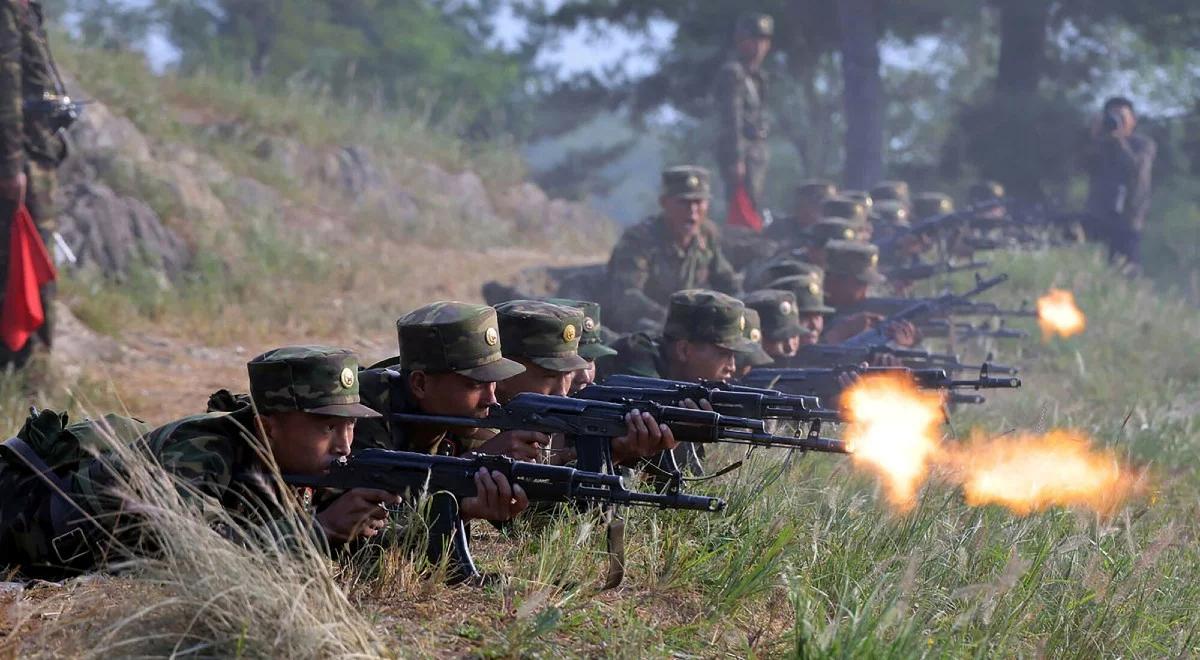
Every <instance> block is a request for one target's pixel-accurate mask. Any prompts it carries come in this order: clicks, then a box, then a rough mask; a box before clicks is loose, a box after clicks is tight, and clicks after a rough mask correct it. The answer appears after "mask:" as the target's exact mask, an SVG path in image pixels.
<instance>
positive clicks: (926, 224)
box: [879, 200, 1004, 254]
mask: <svg viewBox="0 0 1200 660" xmlns="http://www.w3.org/2000/svg"><path fill="white" fill-rule="evenodd" d="M1002 206H1004V204H1003V203H1002V202H1000V201H998V200H987V201H984V202H980V203H978V204H971V205H969V206H966V207H963V208H962V209H959V210H957V211H952V212H950V213H943V214H941V215H935V216H932V217H929V218H925V219H923V220H921V221H919V222H917V223H915V224H913V225H912V226H911V227H908V228H905V229H901V230H899V231H897V232H896V233H895V235H893V236H892V237H891V238H890V239H889V240H888V241H886V243H884V244H880V245H879V251H880V252H881V253H883V254H888V253H890V252H892V251H894V249H895V248H896V247H897V245H898V244H899V243H900V242H901V241H903V240H905V239H907V238H909V237H919V236H933V235H937V234H941V233H942V232H945V231H950V230H952V229H957V228H959V227H964V226H966V225H968V224H970V223H971V222H973V221H975V220H976V219H977V218H979V217H980V216H981V215H982V214H983V213H985V212H987V211H990V210H992V209H995V208H999V207H1002Z"/></svg>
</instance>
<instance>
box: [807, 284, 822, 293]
mask: <svg viewBox="0 0 1200 660" xmlns="http://www.w3.org/2000/svg"><path fill="white" fill-rule="evenodd" d="M808 292H809V293H811V294H813V295H814V296H819V295H821V285H820V284H817V283H816V282H809V283H808Z"/></svg>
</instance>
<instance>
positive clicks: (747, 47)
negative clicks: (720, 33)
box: [738, 37, 771, 68]
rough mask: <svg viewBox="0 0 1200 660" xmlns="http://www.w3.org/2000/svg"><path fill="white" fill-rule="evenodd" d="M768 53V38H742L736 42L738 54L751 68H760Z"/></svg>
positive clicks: (769, 47) (769, 44) (769, 45)
mask: <svg viewBox="0 0 1200 660" xmlns="http://www.w3.org/2000/svg"><path fill="white" fill-rule="evenodd" d="M770 52H771V40H770V38H768V37H743V38H741V39H739V40H738V54H739V55H740V56H741V58H742V60H743V61H745V62H747V63H749V64H750V66H751V68H758V67H759V66H761V65H762V63H763V60H765V59H767V54H768V53H770Z"/></svg>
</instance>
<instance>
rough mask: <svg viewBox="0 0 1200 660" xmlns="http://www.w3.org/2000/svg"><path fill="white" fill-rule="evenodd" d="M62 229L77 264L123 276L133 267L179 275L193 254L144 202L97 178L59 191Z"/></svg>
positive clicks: (167, 274)
mask: <svg viewBox="0 0 1200 660" xmlns="http://www.w3.org/2000/svg"><path fill="white" fill-rule="evenodd" d="M63 198H64V199H65V200H66V203H67V206H66V207H64V208H63V210H62V214H61V219H60V231H61V233H62V235H63V238H64V240H65V241H66V242H67V245H68V246H70V248H71V250H72V251H73V252H74V253H75V256H76V258H77V259H78V264H77V265H79V266H80V267H84V268H87V267H92V268H96V269H98V270H99V271H100V272H102V273H106V274H109V275H115V276H121V275H124V274H127V273H129V272H130V271H131V270H133V269H134V268H137V267H145V268H150V269H152V270H157V271H160V272H162V273H163V274H165V275H166V276H167V277H168V278H172V279H173V278H175V277H178V276H179V275H180V274H182V273H183V271H184V270H185V269H186V268H187V266H188V264H189V262H190V261H191V253H190V251H189V249H188V247H187V245H186V244H185V243H184V242H183V239H182V238H180V237H179V235H178V234H176V233H175V232H172V231H171V230H169V229H167V228H166V227H165V226H163V224H162V222H161V221H160V220H159V218H158V216H157V215H156V214H155V213H154V211H153V210H152V209H151V208H150V207H149V206H147V205H146V203H145V202H143V201H141V200H139V199H134V198H132V197H126V196H122V195H118V194H117V193H115V192H113V190H112V189H111V188H109V187H108V186H105V185H104V184H102V183H99V182H96V181H79V182H76V183H73V184H70V186H69V188H68V189H66V190H64V191H63Z"/></svg>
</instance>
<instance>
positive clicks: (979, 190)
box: [967, 181, 1008, 220]
mask: <svg viewBox="0 0 1200 660" xmlns="http://www.w3.org/2000/svg"><path fill="white" fill-rule="evenodd" d="M967 201H969V202H970V203H971V205H972V206H980V205H985V204H988V205H991V206H989V207H988V208H986V209H983V210H982V211H978V212H977V213H976V215H977V216H979V217H983V218H990V219H993V220H1003V219H1004V218H1005V216H1007V214H1008V212H1007V210H1006V209H1005V208H1004V186H1003V185H1002V184H1000V183H999V182H997V181H980V182H978V183H973V184H971V187H970V188H969V189H968V191H967Z"/></svg>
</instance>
